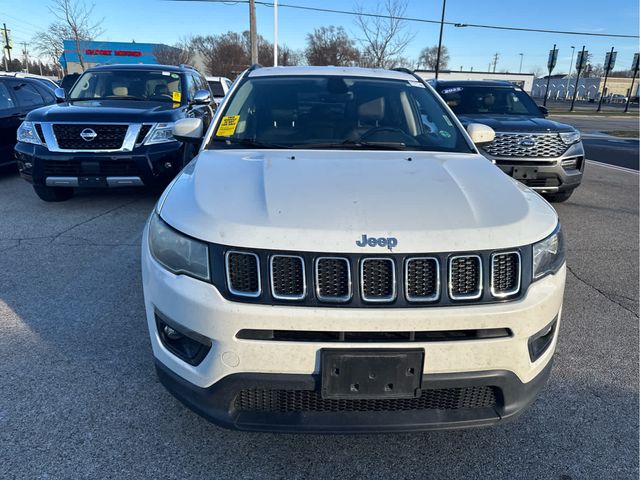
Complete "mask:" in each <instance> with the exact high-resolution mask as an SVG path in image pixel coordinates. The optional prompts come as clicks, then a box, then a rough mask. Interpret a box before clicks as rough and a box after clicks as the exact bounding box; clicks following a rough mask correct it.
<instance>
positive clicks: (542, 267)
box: [533, 224, 565, 280]
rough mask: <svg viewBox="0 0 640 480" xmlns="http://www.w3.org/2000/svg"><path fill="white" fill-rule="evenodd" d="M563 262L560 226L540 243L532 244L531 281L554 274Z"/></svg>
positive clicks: (562, 236)
mask: <svg viewBox="0 0 640 480" xmlns="http://www.w3.org/2000/svg"><path fill="white" fill-rule="evenodd" d="M564 260H565V249H564V235H563V234H562V230H561V228H560V224H558V226H557V227H556V229H555V230H554V232H553V233H552V234H551V235H549V236H548V237H547V238H545V239H544V240H542V241H541V242H538V243H534V244H533V279H534V280H538V279H539V278H542V277H544V276H545V275H549V274H550V273H556V272H557V271H558V270H559V269H560V267H561V266H562V264H563V263H564Z"/></svg>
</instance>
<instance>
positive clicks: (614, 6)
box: [0, 0, 640, 73]
mask: <svg viewBox="0 0 640 480" xmlns="http://www.w3.org/2000/svg"><path fill="white" fill-rule="evenodd" d="M357 1H358V0H279V2H280V4H285V3H288V4H295V5H305V6H314V7H322V8H334V9H339V10H354V9H355V7H356V2H357ZM380 1H381V2H382V1H383V0H380ZM87 3H89V4H91V3H94V4H95V10H94V15H95V17H96V19H101V18H103V19H104V21H103V24H102V26H103V28H104V30H105V32H104V34H103V35H101V37H100V38H98V40H103V41H131V40H135V41H137V42H145V43H147V42H148V43H165V44H173V43H175V42H177V41H178V40H179V39H181V38H185V37H188V36H192V35H208V34H219V33H224V32H226V31H229V30H233V31H242V30H247V29H248V25H249V13H248V5H247V4H244V3H238V2H233V1H228V2H224V3H208V2H199V1H196V2H182V1H171V0H94V1H93V2H92V1H91V0H87ZM377 3H378V0H359V4H360V5H361V6H362V8H363V10H365V11H374V10H375V8H376V4H377ZM49 5H50V0H20V1H18V0H0V22H2V23H6V24H7V28H9V29H10V30H11V31H12V35H13V41H14V47H18V48H14V50H13V51H14V52H16V51H17V50H18V49H21V48H22V47H21V46H18V45H16V44H17V43H19V42H27V43H28V42H30V41H32V40H33V38H34V37H35V36H36V35H37V33H38V32H39V31H42V30H44V29H45V28H46V27H47V25H48V24H49V23H50V22H52V21H53V20H54V18H53V16H52V15H51V13H50V12H49V11H48V8H47V7H48V6H49ZM638 10H639V3H638V0H609V1H605V2H603V1H602V0H597V1H596V0H562V1H559V0H533V1H532V0H530V1H528V2H514V1H505V0H481V1H478V0H447V9H446V16H445V20H446V21H451V22H456V23H480V24H491V25H505V26H516V27H527V28H544V29H553V30H571V31H581V32H592V33H615V34H630V35H638V33H639V32H638V30H639V22H640V14H639V11H638ZM441 12H442V0H408V8H407V11H406V14H405V16H407V17H418V18H425V19H431V20H439V19H440V15H441ZM256 15H257V25H258V33H259V34H261V35H262V36H264V37H265V38H267V39H268V40H270V41H272V40H273V8H272V7H268V6H260V5H258V6H257V7H256ZM328 25H336V26H343V27H344V28H345V30H347V32H348V33H349V34H350V35H351V36H352V37H354V38H358V37H359V36H360V34H359V31H358V28H357V25H356V23H355V18H354V17H353V16H348V15H341V14H335V13H320V12H307V11H301V10H294V9H290V8H285V7H280V8H279V34H278V37H279V42H278V43H279V45H283V44H284V45H287V46H288V47H290V48H293V49H303V48H304V45H305V38H306V35H307V33H308V32H311V31H313V29H315V28H318V27H321V26H328ZM406 28H407V30H408V31H410V32H411V34H412V35H413V39H412V41H411V43H410V44H409V46H408V48H407V50H406V51H405V54H404V55H405V56H407V57H410V58H417V57H418V55H419V53H420V50H421V49H422V48H424V47H428V46H433V45H437V43H438V34H439V25H435V24H433V25H432V24H425V23H415V22H408V23H407V27H406ZM554 43H555V44H557V48H558V49H559V54H558V65H557V67H556V69H555V70H554V73H562V72H566V71H567V70H568V69H569V63H570V59H571V53H572V50H571V46H574V47H576V50H579V49H581V48H582V46H583V45H585V46H586V49H587V50H588V51H589V52H590V53H592V54H593V63H594V64H598V63H604V56H605V54H606V52H608V51H609V50H610V49H611V47H615V51H617V52H618V58H617V62H616V70H618V69H627V68H629V67H630V65H631V61H632V58H633V54H634V53H635V52H637V51H638V50H639V45H638V39H633V38H607V37H590V36H579V35H559V34H546V33H544V34H543V33H527V32H514V31H501V30H487V29H478V28H471V27H466V28H458V27H454V26H445V29H444V36H443V44H444V45H446V46H447V48H448V49H449V54H450V57H451V59H450V62H449V68H450V69H454V70H457V69H460V68H461V67H463V68H464V69H465V70H468V69H469V68H470V67H473V70H475V71H486V70H487V69H488V68H489V64H490V62H491V60H492V57H493V55H494V54H495V53H498V54H499V59H498V64H497V71H505V70H506V71H510V72H518V71H519V69H520V58H521V57H520V53H522V54H523V56H522V60H523V61H522V71H523V72H533V71H536V70H546V63H547V57H548V54H549V50H550V49H551V48H552V47H553V45H554ZM30 51H31V53H30V54H35V53H36V52H35V51H33V48H31V49H30ZM545 73H546V71H545Z"/></svg>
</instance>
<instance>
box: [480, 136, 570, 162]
mask: <svg viewBox="0 0 640 480" xmlns="http://www.w3.org/2000/svg"><path fill="white" fill-rule="evenodd" d="M523 140H532V141H533V142H534V145H532V146H524V145H521V144H520V142H522V141H523ZM568 148H569V146H568V145H566V144H565V143H564V142H563V141H562V140H561V139H560V136H559V135H558V134H557V133H553V134H547V133H539V134H535V133H496V138H495V140H494V141H493V142H491V143H490V144H489V145H487V146H485V147H482V149H483V150H484V151H485V152H486V153H488V154H489V155H491V156H492V157H498V158H554V157H559V156H561V155H562V154H563V153H564V152H566V151H567V149H568Z"/></svg>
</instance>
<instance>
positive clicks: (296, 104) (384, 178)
mask: <svg viewBox="0 0 640 480" xmlns="http://www.w3.org/2000/svg"><path fill="white" fill-rule="evenodd" d="M223 108H224V110H223V111H220V112H219V114H217V115H216V117H215V120H214V124H212V125H211V127H210V128H209V130H208V132H207V134H206V136H204V145H203V147H202V149H201V151H200V153H199V154H198V156H197V158H196V159H194V161H193V162H191V163H190V164H189V165H188V166H187V167H186V168H185V169H184V170H183V171H182V172H181V173H180V174H179V176H178V177H177V178H176V180H175V181H174V182H173V184H172V186H171V187H170V188H168V189H167V190H166V191H165V193H164V194H163V196H162V197H161V199H160V201H159V202H158V203H157V205H156V207H155V208H154V209H153V212H151V215H150V218H149V221H148V222H147V225H146V226H145V229H144V233H143V240H142V252H141V253H142V280H143V287H144V301H145V311H146V317H147V325H148V329H149V334H150V341H151V345H152V348H153V354H154V356H155V361H156V368H157V372H158V375H159V378H160V381H161V382H162V383H163V384H164V385H165V386H166V387H167V388H168V389H169V390H170V391H171V392H172V393H173V394H174V395H175V396H176V397H177V398H179V399H180V400H181V401H182V402H184V403H185V404H186V405H188V406H189V407H191V408H193V409H194V410H195V411H196V412H198V413H200V414H201V415H204V416H205V417H206V418H209V419H210V420H212V421H214V422H217V423H219V424H221V425H223V426H226V427H230V428H238V429H243V430H274V431H280V432H282V431H301V430H302V431H315V432H325V433H326V432H365V431H403V430H426V429H441V428H462V427H472V426H480V425H490V424H495V423H499V422H502V421H504V420H505V419H508V418H513V417H514V416H516V415H517V414H518V413H519V412H521V411H522V410H523V409H524V408H526V407H527V406H528V405H529V404H530V403H531V402H533V400H534V399H535V397H536V395H537V394H538V392H539V391H540V389H542V387H543V386H544V384H545V383H546V381H547V378H548V376H549V373H550V370H551V365H552V363H553V362H552V360H553V354H554V350H555V345H556V341H557V338H558V331H559V325H560V322H561V319H560V315H561V310H562V302H563V293H564V284H565V276H566V267H565V253H564V243H563V236H562V230H561V228H560V224H559V223H558V216H557V214H556V212H555V210H554V209H553V208H552V207H551V206H550V205H549V204H548V203H547V202H546V201H544V200H543V199H542V198H541V197H540V196H539V195H537V194H536V193H534V192H532V191H531V190H530V189H528V188H526V187H524V186H522V185H520V184H518V183H517V182H515V181H513V180H512V179H511V178H508V177H507V176H506V175H504V174H503V173H502V172H501V171H500V170H498V169H497V168H495V166H493V165H492V164H491V163H490V162H489V161H487V160H486V159H485V158H484V157H482V155H480V153H479V151H478V149H477V145H483V144H485V143H487V142H491V140H493V136H494V132H493V130H492V129H491V128H489V127H487V126H486V125H478V124H470V125H468V126H467V130H466V131H465V130H464V129H463V128H462V126H461V124H460V122H458V120H456V118H455V116H454V115H453V113H452V112H451V111H450V110H449V109H448V108H447V107H446V106H445V104H444V102H442V101H441V99H440V98H438V95H437V94H436V93H435V92H434V91H433V89H432V88H431V87H429V86H428V85H426V84H425V83H424V82H423V81H422V79H420V78H418V77H416V76H415V75H413V74H412V73H411V72H400V71H387V70H381V69H375V70H373V69H362V68H345V67H276V68H258V67H253V68H251V69H249V70H248V71H246V72H244V73H243V74H242V75H241V77H240V78H239V80H238V81H237V82H236V83H234V87H233V89H232V90H231V92H229V94H228V97H227V98H226V100H225V106H224V107H223ZM202 127H203V126H202V125H201V124H200V121H199V120H197V119H184V120H180V121H178V122H176V126H175V131H174V134H175V135H176V136H179V137H180V138H183V139H184V140H185V141H195V142H197V143H198V144H200V142H202V140H203V138H202V131H203V128H202ZM543 410H544V408H543V407H541V408H539V409H538V410H537V412H536V414H541V415H545V413H544V411H543ZM163 414H165V415H169V416H170V415H171V411H163ZM534 425H535V421H534Z"/></svg>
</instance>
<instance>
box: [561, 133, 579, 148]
mask: <svg viewBox="0 0 640 480" xmlns="http://www.w3.org/2000/svg"><path fill="white" fill-rule="evenodd" d="M560 139H561V140H562V141H563V142H564V143H565V144H567V145H571V144H572V143H578V142H579V141H580V132H579V131H577V130H574V131H573V132H561V133H560Z"/></svg>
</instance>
